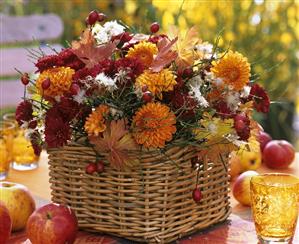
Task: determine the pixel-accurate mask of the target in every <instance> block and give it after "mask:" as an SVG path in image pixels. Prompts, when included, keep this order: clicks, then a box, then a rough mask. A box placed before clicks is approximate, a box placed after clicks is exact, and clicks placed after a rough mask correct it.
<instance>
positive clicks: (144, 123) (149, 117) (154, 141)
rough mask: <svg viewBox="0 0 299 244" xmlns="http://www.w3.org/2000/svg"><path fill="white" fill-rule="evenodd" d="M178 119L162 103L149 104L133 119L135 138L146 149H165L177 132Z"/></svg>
mask: <svg viewBox="0 0 299 244" xmlns="http://www.w3.org/2000/svg"><path fill="white" fill-rule="evenodd" d="M175 124H176V117H175V115H174V113H172V112H171V111H170V108H169V107H168V106H166V105H164V104H161V103H147V104H146V105H144V106H143V107H141V108H140V109H139V110H138V111H137V112H136V114H135V116H134V117H133V122H132V130H133V137H134V138H135V140H136V142H137V143H138V144H141V145H143V146H144V147H145V148H163V147H164V146H165V142H167V141H171V140H172V135H173V134H174V133H175V132H176V127H175Z"/></svg>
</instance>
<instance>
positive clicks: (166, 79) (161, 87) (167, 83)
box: [135, 69, 176, 99]
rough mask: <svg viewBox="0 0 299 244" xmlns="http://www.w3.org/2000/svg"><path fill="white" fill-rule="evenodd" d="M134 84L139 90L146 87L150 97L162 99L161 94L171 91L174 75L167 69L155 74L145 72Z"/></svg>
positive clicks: (174, 81) (174, 82) (173, 84)
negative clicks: (150, 94)
mask: <svg viewBox="0 0 299 244" xmlns="http://www.w3.org/2000/svg"><path fill="white" fill-rule="evenodd" d="M135 84H136V86H137V87H140V88H142V87H143V86H147V89H148V91H150V92H151V93H152V95H154V96H157V97H158V98H159V99H162V92H165V91H172V90H173V87H174V86H175V85H176V80H175V75H174V74H173V73H172V72H171V71H170V70H169V69H163V70H161V71H160V72H157V73H153V72H151V71H149V70H146V71H144V73H142V74H141V75H140V76H138V78H137V79H136V83H135Z"/></svg>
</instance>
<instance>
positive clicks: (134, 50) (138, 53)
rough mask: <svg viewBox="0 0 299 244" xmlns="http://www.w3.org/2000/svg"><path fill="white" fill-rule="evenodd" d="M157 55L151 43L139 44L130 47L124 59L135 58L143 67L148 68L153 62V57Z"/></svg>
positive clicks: (155, 48) (154, 46)
mask: <svg viewBox="0 0 299 244" xmlns="http://www.w3.org/2000/svg"><path fill="white" fill-rule="evenodd" d="M157 53H158V48H157V46H156V45H155V44H153V43H151V42H145V41H143V42H140V43H138V44H136V45H135V46H134V47H131V48H130V49H129V51H128V54H127V55H126V57H128V58H137V59H139V60H140V61H141V63H142V64H143V65H144V66H145V67H149V66H150V65H151V63H152V62H153V60H154V55H155V54H157Z"/></svg>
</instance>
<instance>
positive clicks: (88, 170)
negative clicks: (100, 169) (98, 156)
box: [85, 163, 97, 174]
mask: <svg viewBox="0 0 299 244" xmlns="http://www.w3.org/2000/svg"><path fill="white" fill-rule="evenodd" d="M96 171H97V165H96V164H95V163H89V164H87V165H86V167H85V172H86V173H87V174H93V173H94V172H96Z"/></svg>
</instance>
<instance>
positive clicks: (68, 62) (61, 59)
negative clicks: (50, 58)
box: [57, 48, 85, 70]
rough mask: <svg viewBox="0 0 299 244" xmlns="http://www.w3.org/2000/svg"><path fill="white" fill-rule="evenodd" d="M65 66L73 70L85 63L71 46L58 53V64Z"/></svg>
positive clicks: (80, 67)
mask: <svg viewBox="0 0 299 244" xmlns="http://www.w3.org/2000/svg"><path fill="white" fill-rule="evenodd" d="M57 66H66V67H70V68H72V69H74V70H79V69H82V68H83V67H84V66H85V64H84V63H83V62H82V61H81V60H80V59H79V58H78V57H77V55H75V54H74V53H73V51H72V49H71V48H66V49H64V50H62V51H61V52H60V53H59V54H58V65H57Z"/></svg>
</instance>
